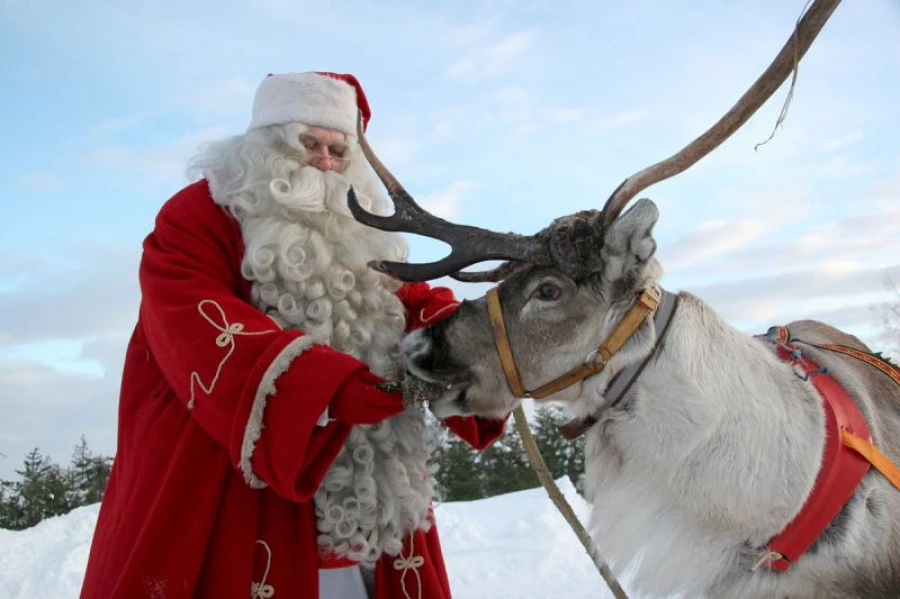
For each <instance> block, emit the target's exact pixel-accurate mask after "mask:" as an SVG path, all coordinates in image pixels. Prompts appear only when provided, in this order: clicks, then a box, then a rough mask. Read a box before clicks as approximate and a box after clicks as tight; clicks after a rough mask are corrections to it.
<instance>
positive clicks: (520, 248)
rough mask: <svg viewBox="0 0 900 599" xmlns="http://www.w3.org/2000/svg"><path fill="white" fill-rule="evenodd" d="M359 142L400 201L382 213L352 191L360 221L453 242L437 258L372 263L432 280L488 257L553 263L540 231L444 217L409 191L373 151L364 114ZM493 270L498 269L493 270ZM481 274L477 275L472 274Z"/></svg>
mask: <svg viewBox="0 0 900 599" xmlns="http://www.w3.org/2000/svg"><path fill="white" fill-rule="evenodd" d="M357 134H358V136H359V145H360V148H361V149H362V152H363V154H364V155H365V156H366V158H367V159H368V160H369V163H370V164H371V165H372V168H373V169H374V170H375V173H376V174H377V175H378V178H379V179H381V182H382V183H383V184H384V186H385V187H386V188H387V191H388V194H389V195H390V196H391V200H392V201H393V203H394V214H392V215H391V216H378V215H375V214H372V213H371V212H367V211H366V210H364V209H363V207H362V206H360V205H359V201H358V200H357V198H356V192H355V191H354V190H353V188H352V187H351V188H350V191H349V192H348V193H347V205H348V206H349V208H350V212H351V213H352V214H353V217H354V218H356V220H358V221H359V222H361V223H363V224H366V225H369V226H370V227H375V228H378V229H383V230H385V231H403V232H405V233H414V234H417V235H425V236H427V237H431V238H434V239H440V240H441V241H444V242H446V243H447V244H449V245H450V248H451V251H450V254H449V255H448V256H447V257H446V258H443V259H441V260H438V261H436V262H429V263H426V264H407V263H404V262H392V261H388V260H384V261H376V262H373V263H371V264H370V266H371V267H372V268H374V269H376V270H379V271H381V272H385V273H388V274H390V275H392V276H394V277H396V278H398V279H401V280H404V281H427V280H431V279H436V278H438V277H442V276H444V275H447V274H451V273H459V271H461V270H462V269H463V268H465V267H467V266H470V265H472V264H476V263H478V262H484V261H487V260H512V261H518V262H527V263H531V264H550V263H551V260H550V256H549V254H548V253H547V250H546V245H545V244H544V243H543V242H542V241H541V239H540V238H539V237H538V236H536V235H531V236H525V235H519V234H516V233H497V232H495V231H489V230H487V229H481V228H479V227H471V226H468V225H458V224H455V223H451V222H448V221H446V220H444V219H442V218H439V217H437V216H435V215H433V214H431V213H430V212H428V211H427V210H425V209H424V208H422V207H421V206H419V205H418V204H417V203H416V202H415V200H413V198H412V196H410V195H409V193H407V191H406V190H405V189H404V188H403V186H402V185H401V184H400V182H399V181H397V179H396V177H394V175H392V174H391V172H390V171H389V170H388V169H387V167H385V166H384V164H382V162H381V161H380V160H379V159H378V157H377V156H376V155H375V152H374V151H372V148H371V146H369V142H368V141H367V140H366V137H365V134H364V133H363V130H362V120H361V119H360V120H358V122H357ZM492 272H493V271H492ZM459 274H460V276H462V277H477V276H479V275H480V274H482V273H471V274H466V273H459ZM467 280H477V279H467Z"/></svg>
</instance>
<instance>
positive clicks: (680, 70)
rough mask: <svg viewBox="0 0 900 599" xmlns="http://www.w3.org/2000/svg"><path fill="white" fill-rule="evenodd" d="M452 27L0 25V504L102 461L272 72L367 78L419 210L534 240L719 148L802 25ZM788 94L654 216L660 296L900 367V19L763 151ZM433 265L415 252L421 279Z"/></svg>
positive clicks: (787, 13)
mask: <svg viewBox="0 0 900 599" xmlns="http://www.w3.org/2000/svg"><path fill="white" fill-rule="evenodd" d="M444 4H446V6H443V5H439V4H437V3H435V4H434V5H431V6H429V5H426V3H422V2H398V1H388V0H382V1H379V2H371V1H346V2H340V1H332V2H321V1H319V2H305V1H303V0H292V1H290V2H287V1H285V0H261V1H254V2H249V1H247V2H239V1H234V0H217V1H216V2H211V1H198V2H190V3H185V2H175V1H153V0H150V1H147V0H143V1H141V2H134V1H132V0H116V1H115V2H113V1H111V0H91V1H90V2H84V1H83V0H72V1H71V2H59V1H58V0H53V1H50V0H30V1H29V2H21V1H14V0H0V76H2V79H3V82H4V86H3V89H5V90H6V92H5V93H3V94H2V95H0V131H3V135H2V136H0V202H2V209H3V215H4V218H3V219H2V220H0V402H2V418H0V478H6V479H9V478H14V477H15V475H14V470H15V469H16V468H19V467H20V466H21V462H22V458H23V457H24V455H25V454H26V453H27V452H28V451H29V450H30V449H32V448H34V447H37V448H40V449H41V450H42V451H43V452H44V453H47V454H50V455H51V456H52V457H53V458H54V459H56V460H57V461H60V462H67V461H68V458H69V456H70V455H71V451H72V449H73V448H74V446H75V445H76V443H77V442H78V440H79V438H80V436H81V435H85V436H86V438H87V441H88V443H89V445H90V446H91V447H92V448H93V449H94V450H96V451H99V452H102V453H105V454H107V455H111V454H112V453H113V452H114V450H115V435H116V431H115V428H116V405H117V393H118V386H119V381H120V375H121V368H122V361H123V352H124V348H125V345H126V343H127V340H128V337H129V335H130V334H131V331H132V329H133V327H134V322H135V318H136V314H137V310H138V305H139V301H140V294H139V289H138V285H137V265H138V262H139V260H140V251H141V242H142V240H143V238H144V237H145V236H146V235H147V234H148V233H149V232H150V230H151V229H152V227H153V220H154V217H155V215H156V212H157V211H158V210H159V208H160V207H161V206H162V204H163V203H164V202H165V201H166V200H167V199H168V198H169V197H170V196H171V195H172V194H174V193H175V192H176V191H177V190H178V189H180V188H181V187H182V186H183V185H184V184H185V183H186V181H187V180H186V178H185V175H184V168H185V165H186V162H187V160H188V159H189V158H190V156H191V155H192V154H193V153H194V152H195V151H196V150H197V149H198V148H199V147H200V145H201V144H202V143H204V142H207V141H211V140H214V139H218V138H222V137H225V136H230V135H236V134H240V133H241V132H242V131H243V130H244V129H245V128H246V126H247V123H248V121H249V116H250V105H251V101H252V97H253V93H254V90H255V88H256V86H257V85H258V84H259V82H260V81H261V80H262V78H263V77H264V76H265V75H266V74H267V73H273V72H275V73H278V72H290V71H310V70H325V71H336V72H345V73H353V74H355V75H356V76H357V77H358V78H359V79H360V81H361V82H362V85H363V86H364V88H365V90H366V94H367V96H368V99H369V102H370V104H371V105H372V109H373V117H372V121H371V123H370V126H369V135H368V136H369V139H370V142H371V143H372V145H373V147H374V148H375V150H376V151H377V153H378V154H379V156H380V157H381V158H382V160H383V161H384V162H385V163H386V164H387V165H388V166H389V168H391V170H392V171H393V172H394V173H395V174H396V175H397V176H398V178H399V179H400V180H401V181H402V182H403V183H404V185H405V186H406V188H407V189H408V190H409V191H410V192H411V193H412V194H413V195H414V196H415V197H416V198H417V199H418V200H419V201H420V202H421V203H422V204H423V205H424V206H425V207H427V208H429V209H431V210H433V211H434V212H435V213H437V214H439V215H441V216H444V217H447V218H450V219H452V220H455V221H457V222H464V223H467V224H476V225H479V226H483V227H487V228H493V229H499V230H512V231H517V232H521V233H534V232H536V231H538V230H540V229H541V228H542V227H543V226H545V225H546V224H547V223H549V222H550V221H551V220H552V219H553V218H555V217H557V216H561V215H563V214H569V213H572V212H574V211H576V210H580V209H586V208H599V207H600V206H602V204H603V202H604V201H605V199H606V198H607V197H608V196H609V194H610V193H611V192H612V190H613V189H614V188H615V187H616V186H617V185H618V184H619V183H620V182H621V181H622V180H623V179H624V178H625V177H627V176H628V175H630V174H632V173H634V172H636V171H638V170H640V169H642V168H644V167H645V166H648V165H650V164H652V163H654V162H657V161H659V160H661V159H663V158H666V157H668V156H669V155H671V154H672V153H674V152H676V151H677V150H679V149H680V148H681V147H683V146H684V145H685V144H687V143H688V142H689V141H691V140H692V139H693V138H694V137H696V136H697V135H699V134H700V133H701V132H703V131H704V130H705V129H706V128H707V127H709V126H710V125H711V124H712V123H713V122H715V121H716V120H717V119H718V118H719V117H720V116H721V115H722V114H723V113H724V112H725V111H726V110H727V109H728V108H729V107H730V106H731V105H732V104H733V103H734V102H735V101H736V100H737V98H738V97H739V96H740V95H741V94H742V93H743V92H744V90H745V89H746V88H747V87H749V85H750V84H751V83H752V82H753V81H754V80H755V79H756V78H757V77H758V76H759V74H760V73H761V72H762V71H763V70H764V69H765V68H766V66H767V65H768V64H769V63H770V62H771V60H772V59H773V58H774V56H775V55H776V53H777V52H778V50H779V49H780V48H781V46H782V45H783V44H784V42H785V40H786V39H787V37H788V35H789V34H790V32H791V30H792V28H793V25H794V23H795V21H796V20H797V18H798V17H799V15H800V14H801V12H802V9H803V6H804V4H805V0H754V1H752V2H751V1H749V0H742V1H728V2H722V1H721V0H704V1H699V0H696V1H695V0H691V1H688V0H672V1H671V2H666V3H659V2H652V1H650V0H636V1H632V2H615V3H613V2H608V1H601V2H598V1H596V0H583V1H582V0H576V1H574V2H568V3H565V4H563V3H557V2H551V1H549V0H517V1H516V2H512V1H507V0H497V1H486V2H473V1H460V2H455V3H453V4H452V5H450V3H444ZM786 93H787V87H786V86H783V87H782V88H781V89H780V90H779V91H778V92H777V93H776V94H775V96H774V97H773V98H772V99H771V100H770V101H769V102H768V103H767V104H766V105H765V106H764V107H763V108H762V109H761V110H760V111H759V112H758V113H757V114H756V115H755V116H754V117H753V118H752V119H751V120H750V121H749V122H748V123H747V124H746V125H745V126H744V127H743V128H742V129H741V130H740V131H739V132H738V133H737V134H736V135H734V136H733V137H732V138H731V139H730V140H728V141H727V142H726V143H725V144H723V145H722V146H721V147H720V148H719V149H718V150H716V151H715V152H714V153H713V154H712V155H710V156H708V157H707V158H706V159H704V160H703V161H701V162H700V163H698V164H697V165H696V166H694V167H693V168H691V169H690V170H688V171H687V172H685V173H683V174H681V175H679V176H677V177H675V178H673V179H671V180H669V181H666V182H663V183H660V184H658V185H656V186H654V187H651V188H650V189H648V190H646V191H645V192H643V193H642V194H641V195H642V196H644V197H650V198H651V199H653V200H654V201H655V202H656V203H657V205H658V206H659V208H660V212H661V216H660V220H659V223H658V225H657V226H656V229H655V235H656V239H657V242H658V252H657V256H658V258H659V259H660V261H661V263H662V265H663V267H664V268H665V270H666V274H665V276H664V278H663V281H662V283H663V285H664V286H665V287H666V288H667V289H669V290H672V291H678V290H687V291H691V292H692V293H694V294H695V295H698V296H699V297H701V298H702V299H704V300H706V301H707V302H708V303H709V304H710V305H711V306H712V307H713V308H714V309H715V310H717V311H718V313H719V314H720V315H721V316H722V317H723V318H725V319H726V320H727V321H728V322H730V323H732V324H733V325H734V326H735V327H737V328H739V329H740V330H743V331H745V332H747V333H751V334H755V333H762V332H764V331H765V330H766V329H767V328H768V327H769V326H771V325H776V324H786V323H787V322H789V321H791V320H793V319H797V318H806V317H810V318H818V319H822V320H825V321H826V322H828V323H830V324H833V325H835V326H838V327H840V328H843V329H845V330H847V331H848V332H851V333H853V334H856V335H858V336H860V338H862V339H863V340H864V341H866V342H867V343H869V344H870V345H871V346H872V347H873V349H887V350H896V349H897V348H896V345H897V342H896V341H892V340H890V339H887V338H885V337H884V335H883V334H882V331H883V330H884V327H883V326H882V325H881V314H882V313H883V308H882V307H883V304H884V303H885V302H887V301H890V300H891V299H892V298H894V299H896V297H897V296H896V295H894V294H893V293H892V292H891V291H890V289H889V285H888V282H889V281H890V280H894V281H898V282H900V233H898V227H897V224H896V223H897V222H898V220H900V145H898V144H897V141H896V140H897V139H898V138H900V118H898V117H900V5H898V4H897V3H896V2H893V1H892V0H867V1H866V2H845V3H843V4H842V5H841V6H839V7H838V8H837V10H836V12H835V14H834V15H833V16H832V18H831V20H830V21H829V22H828V24H826V26H825V28H824V30H823V31H822V33H821V34H820V36H819V38H818V39H817V40H816V42H815V43H814V44H813V46H812V48H811V50H810V51H809V53H808V54H807V56H806V57H805V58H804V60H803V61H802V62H801V63H800V65H799V71H798V79H797V83H796V89H795V92H794V97H793V101H792V103H791V106H790V108H789V112H788V115H787V118H786V120H785V122H784V124H783V125H782V126H781V127H779V128H778V130H777V131H776V134H775V136H774V138H773V139H772V140H771V141H769V142H768V143H767V144H766V145H763V146H761V147H759V148H757V149H754V148H755V146H756V145H757V144H758V143H759V142H761V141H763V140H765V139H766V138H767V137H768V136H769V134H770V133H771V132H772V130H773V128H774V126H775V123H776V119H777V116H778V113H779V111H780V109H781V106H782V103H783V102H784V99H785V96H786ZM445 249H446V248H445V247H444V246H443V244H442V243H440V242H436V241H426V240H422V239H419V238H413V239H411V253H412V259H413V260H414V261H431V260H434V259H437V258H439V257H440V256H441V255H443V253H444V252H445ZM439 283H440V284H443V283H446V280H443V281H440V282H439ZM452 286H453V288H454V290H455V291H456V292H457V294H458V295H460V296H462V297H477V296H479V295H481V294H483V292H484V291H485V286H483V285H469V286H465V285H462V284H457V283H453V284H452Z"/></svg>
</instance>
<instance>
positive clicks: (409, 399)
mask: <svg viewBox="0 0 900 599" xmlns="http://www.w3.org/2000/svg"><path fill="white" fill-rule="evenodd" d="M378 388H379V389H382V390H384V391H391V392H395V393H402V394H403V400H404V401H405V402H406V404H407V405H411V404H412V405H415V404H424V403H427V402H429V401H432V400H435V399H438V398H439V397H441V396H443V395H444V394H446V393H447V387H446V386H445V385H441V384H438V383H430V382H428V381H425V380H422V379H420V378H418V377H415V376H413V375H412V374H407V375H406V378H404V379H403V380H400V381H385V382H383V383H379V384H378Z"/></svg>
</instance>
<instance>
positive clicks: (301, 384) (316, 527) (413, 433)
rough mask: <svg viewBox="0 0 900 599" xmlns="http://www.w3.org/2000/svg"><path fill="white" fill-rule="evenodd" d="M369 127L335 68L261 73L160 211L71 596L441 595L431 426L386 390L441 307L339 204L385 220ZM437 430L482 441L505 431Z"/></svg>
mask: <svg viewBox="0 0 900 599" xmlns="http://www.w3.org/2000/svg"><path fill="white" fill-rule="evenodd" d="M360 115H361V116H360ZM369 117H370V110H369V106H368V103H367V101H366V97H365V95H364V94H363V90H362V88H361V87H360V85H359V83H358V81H357V80H356V79H355V78H354V77H353V76H351V75H339V74H334V73H300V74H286V75H270V76H268V77H266V78H265V79H264V80H263V82H262V83H261V85H260V87H259V89H258V91H257V94H256V97H255V100H254V103H253V112H252V119H251V122H250V126H249V128H248V130H247V132H246V133H244V134H243V135H239V136H237V137H233V138H230V139H227V140H224V141H221V142H219V143H214V144H211V145H210V146H209V147H208V149H207V150H206V151H205V152H204V153H202V154H201V155H200V156H198V157H197V158H196V159H195V160H194V161H193V163H192V168H193V171H194V172H197V173H199V174H200V176H201V177H202V178H201V179H200V180H199V181H197V182H196V183H193V184H192V185H189V186H188V187H186V188H185V189H183V190H181V191H180V192H178V193H177V194H176V195H175V196H174V197H172V198H171V199H170V200H169V201H168V202H167V203H166V204H165V205H164V206H163V208H162V209H161V211H160V213H159V216H158V217H157V220H156V226H155V228H154V230H153V232H152V233H151V234H150V235H149V236H148V237H147V239H146V240H145V242H144V253H143V258H142V261H141V265H140V284H141V292H142V301H141V306H140V314H139V318H138V322H137V326H136V328H135V331H134V334H133V336H132V338H131V341H130V343H129V346H128V350H127V355H126V362H125V369H124V374H123V379H122V389H121V397H120V407H119V431H118V433H119V434H118V449H117V453H116V459H115V464H114V466H113V471H112V475H111V477H110V480H109V485H108V487H107V490H106V494H105V496H104V498H103V503H102V506H101V510H100V517H99V521H98V523H97V529H96V531H95V534H94V540H93V545H92V547H91V553H90V559H89V562H88V567H87V573H86V575H85V580H84V586H83V588H82V595H81V596H82V597H83V598H84V599H118V598H122V599H126V598H127V599H133V598H137V597H148V598H157V597H158V598H163V597H165V598H167V599H173V598H177V597H184V598H187V597H196V598H206V597H209V598H215V599H226V598H231V597H234V598H241V599H246V598H247V597H250V598H253V599H257V598H270V597H274V598H275V599H278V598H279V597H282V598H285V599H287V598H301V597H302V598H328V599H363V598H367V597H371V596H373V594H374V596H376V597H378V598H379V599H395V598H396V599H412V598H417V599H442V598H448V597H450V589H449V584H448V581H447V575H446V572H445V570H444V563H443V558H442V556H441V549H440V544H439V540H438V536H437V530H436V527H435V525H434V521H433V513H432V511H431V500H432V496H433V493H434V486H433V485H434V479H433V476H432V475H433V472H432V471H431V470H430V468H429V467H428V465H427V458H428V447H427V445H428V444H427V438H428V429H427V427H426V425H425V414H424V413H423V412H422V409H421V408H420V407H417V406H415V405H407V403H406V402H404V399H403V397H402V396H401V395H400V394H399V393H392V392H389V391H385V390H383V388H382V387H381V386H380V383H381V382H382V381H384V380H385V379H389V378H395V377H397V376H399V374H400V372H401V370H402V367H401V360H400V356H399V353H398V350H399V344H400V341H401V339H402V337H403V336H404V334H405V333H406V332H407V331H409V330H410V329H413V328H416V327H419V326H422V325H423V324H425V323H428V322H432V321H434V320H436V319H439V318H442V317H444V316H446V315H447V314H448V313H449V312H451V311H452V310H453V309H454V308H455V306H456V302H455V301H454V299H453V296H452V293H451V292H450V291H449V290H448V289H443V288H430V287H429V286H428V285H427V284H424V283H420V284H405V285H404V284H400V283H398V282H397V281H395V280H393V279H391V278H389V277H387V276H385V275H382V274H380V273H378V272H375V271H373V270H371V269H370V268H369V267H368V266H367V264H368V263H369V261H371V260H382V259H386V260H402V259H404V257H405V253H406V245H405V243H404V240H403V239H402V238H401V237H398V236H397V235H396V234H393V233H386V232H383V231H379V230H375V229H371V228H368V227H366V226H364V225H361V224H359V223H357V222H356V221H355V220H354V219H353V218H352V216H351V214H350V212H349V210H348V208H347V191H348V189H349V186H350V185H351V184H352V185H353V188H354V190H355V191H356V195H357V197H358V199H359V201H360V203H361V204H362V205H363V206H364V207H365V208H367V209H368V210H369V211H372V212H375V213H381V214H387V213H390V212H391V210H392V208H391V206H390V203H389V201H388V200H387V199H386V198H385V196H384V195H383V193H382V192H381V189H380V187H379V183H378V181H377V179H376V178H375V176H374V173H373V172H372V171H371V169H370V167H369V165H368V164H367V163H366V161H365V158H364V157H363V156H362V153H361V151H360V147H359V143H358V139H357V137H356V125H357V119H358V118H362V120H363V124H364V125H365V124H367V123H368V120H369ZM446 424H447V425H448V427H449V428H450V429H451V430H453V431H454V432H455V433H456V434H458V435H460V436H461V437H462V438H464V439H466V440H467V441H468V442H469V443H471V444H472V445H473V446H475V447H477V448H483V447H484V446H485V445H487V444H488V443H490V442H491V441H492V440H494V439H495V438H497V437H498V436H499V435H500V434H501V433H502V431H503V422H500V421H491V420H484V421H482V420H479V419H475V418H451V419H448V420H447V421H446ZM367 573H374V575H373V577H371V578H369V577H367V576H366V574H367Z"/></svg>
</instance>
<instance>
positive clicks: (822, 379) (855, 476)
mask: <svg viewBox="0 0 900 599" xmlns="http://www.w3.org/2000/svg"><path fill="white" fill-rule="evenodd" d="M779 329H780V330H779V342H780V343H779V344H778V346H777V347H778V355H779V356H780V357H781V358H782V359H784V360H785V361H787V362H790V363H791V364H792V365H793V366H794V367H795V368H798V369H799V370H800V371H801V372H803V373H804V376H807V377H808V378H809V381H810V382H812V384H813V385H814V386H815V387H816V390H818V392H819V394H821V396H822V399H823V400H824V401H823V402H822V403H823V406H824V408H825V456H824V458H823V460H822V466H821V469H820V470H819V475H818V477H817V478H816V483H815V486H814V487H813V490H812V493H811V494H810V496H809V497H808V498H807V500H806V503H804V504H803V507H802V508H801V510H800V513H799V514H797V516H796V517H795V518H794V519H793V520H792V521H791V523H790V524H788V525H787V527H785V529H784V530H783V531H782V532H781V533H780V534H779V535H778V536H776V537H775V538H774V539H772V540H771V541H769V543H768V545H767V546H766V549H767V550H768V551H770V552H771V553H772V554H773V555H775V554H777V555H779V556H781V557H780V558H778V559H774V560H772V561H770V562H769V567H770V568H772V569H773V570H776V571H778V572H784V571H786V570H787V569H788V568H790V566H791V562H793V561H796V560H797V559H798V558H799V557H800V556H801V555H803V553H804V552H805V551H806V550H807V549H809V547H810V546H811V545H812V544H813V542H815V540H816V538H818V536H819V535H820V534H821V533H822V531H823V530H825V528H826V527H827V526H828V525H829V524H830V523H831V521H832V520H833V519H834V517H835V516H837V514H838V512H840V511H841V508H843V507H844V505H845V504H846V503H847V501H849V500H850V497H851V496H852V495H853V492H854V491H855V490H856V487H857V486H858V485H859V483H860V481H861V480H862V479H863V477H864V476H865V475H866V473H867V472H868V471H869V462H868V461H867V460H866V459H864V458H863V457H862V456H861V455H860V454H859V453H858V452H857V451H854V450H853V449H852V448H851V447H849V446H847V445H846V444H845V443H844V442H843V437H844V435H846V434H849V435H852V436H854V437H856V438H860V439H864V440H866V441H869V440H870V439H871V436H870V433H869V426H868V424H867V423H866V420H865V418H864V417H863V415H862V412H860V410H859V408H858V407H857V405H856V403H854V401H853V400H852V399H850V396H849V395H847V392H846V391H844V389H843V387H841V386H840V385H839V384H838V383H837V381H835V380H834V378H832V377H831V376H830V375H829V374H827V372H825V371H824V370H823V369H822V368H821V367H820V366H819V365H818V364H816V363H815V362H813V361H812V360H810V359H809V358H807V357H806V356H801V355H800V354H799V350H797V348H796V346H793V345H790V344H789V339H788V334H787V329H785V328H784V327H779Z"/></svg>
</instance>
